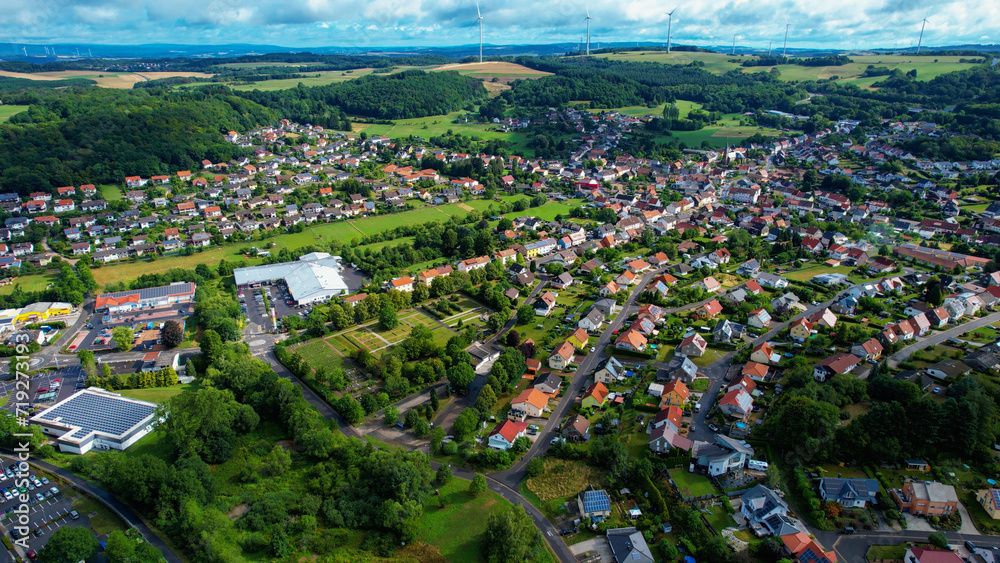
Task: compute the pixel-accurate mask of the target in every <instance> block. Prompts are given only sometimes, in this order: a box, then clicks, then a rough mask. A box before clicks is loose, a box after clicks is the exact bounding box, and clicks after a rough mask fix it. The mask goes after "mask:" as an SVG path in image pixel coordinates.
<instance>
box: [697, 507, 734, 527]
mask: <svg viewBox="0 0 1000 563" xmlns="http://www.w3.org/2000/svg"><path fill="white" fill-rule="evenodd" d="M709 510H711V511H712V512H710V513H709V512H703V513H702V515H703V516H704V517H705V520H708V523H709V524H710V525H711V526H712V528H713V529H714V530H715V531H716V532H719V533H721V532H722V530H724V529H726V528H730V527H734V526H736V521H734V520H733V517H732V516H730V515H729V514H727V513H726V510H725V509H724V508H722V507H721V506H713V507H711V508H709Z"/></svg>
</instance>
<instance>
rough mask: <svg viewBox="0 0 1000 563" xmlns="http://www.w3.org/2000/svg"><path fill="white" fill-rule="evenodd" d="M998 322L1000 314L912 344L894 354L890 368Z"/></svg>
mask: <svg viewBox="0 0 1000 563" xmlns="http://www.w3.org/2000/svg"><path fill="white" fill-rule="evenodd" d="M997 322H1000V313H993V314H992V315H988V316H985V317H982V318H979V319H976V320H974V321H970V322H967V323H965V324H963V325H958V326H953V327H951V328H949V329H948V330H945V331H942V332H937V333H934V334H933V335H932V336H930V337H928V338H925V339H923V340H921V341H920V342H917V343H916V344H911V345H909V346H907V347H906V348H903V349H902V350H900V351H899V352H896V353H895V354H893V355H892V357H890V358H889V361H888V364H889V367H891V368H894V367H896V366H897V365H898V364H899V362H901V361H903V360H905V359H907V358H909V357H910V354H913V353H914V352H917V351H919V350H923V349H924V348H927V347H928V346H934V345H937V344H941V343H942V342H944V341H946V340H948V339H949V338H958V337H959V336H961V335H962V334H964V333H966V332H969V331H970V330H976V329H977V328H982V327H984V326H987V325H991V324H994V323H997Z"/></svg>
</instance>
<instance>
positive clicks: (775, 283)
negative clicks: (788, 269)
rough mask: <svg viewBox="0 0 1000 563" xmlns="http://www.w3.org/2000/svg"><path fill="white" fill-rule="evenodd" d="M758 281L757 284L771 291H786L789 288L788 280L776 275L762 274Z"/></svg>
mask: <svg viewBox="0 0 1000 563" xmlns="http://www.w3.org/2000/svg"><path fill="white" fill-rule="evenodd" d="M756 279H757V283H759V284H760V285H761V286H763V287H769V288H771V289H784V288H786V287H788V280H787V279H785V278H783V277H781V276H779V275H776V274H768V273H765V272H762V273H761V274H759V275H758V276H757V278H756Z"/></svg>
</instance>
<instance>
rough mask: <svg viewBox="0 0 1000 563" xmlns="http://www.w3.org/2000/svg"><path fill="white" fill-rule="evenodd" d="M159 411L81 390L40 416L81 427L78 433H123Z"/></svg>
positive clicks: (149, 406) (152, 407) (153, 406)
mask: <svg viewBox="0 0 1000 563" xmlns="http://www.w3.org/2000/svg"><path fill="white" fill-rule="evenodd" d="M155 410H156V406H155V405H143V404H139V403H135V402H133V401H129V400H124V399H119V398H116V397H106V396H103V395H97V394H94V393H86V392H81V393H78V394H77V395H74V396H73V397H72V398H71V399H70V400H69V401H66V402H64V403H63V404H61V405H58V406H56V407H53V408H52V409H49V410H48V411H46V412H44V413H42V414H41V415H39V418H41V419H42V420H48V421H52V422H55V421H57V420H58V422H59V423H60V424H66V425H70V426H79V427H80V429H81V430H78V431H77V432H75V433H74V434H75V435H78V436H83V435H85V434H87V433H89V432H94V431H96V432H104V433H107V434H112V435H115V436H120V435H122V434H124V433H126V432H128V431H129V430H130V429H131V428H132V427H133V426H135V425H137V424H139V423H140V422H142V421H143V420H145V419H146V418H147V417H148V416H150V415H151V414H153V412H154V411H155Z"/></svg>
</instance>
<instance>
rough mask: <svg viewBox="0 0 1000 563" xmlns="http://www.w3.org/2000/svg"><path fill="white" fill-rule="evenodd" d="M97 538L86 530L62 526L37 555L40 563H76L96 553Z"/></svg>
mask: <svg viewBox="0 0 1000 563" xmlns="http://www.w3.org/2000/svg"><path fill="white" fill-rule="evenodd" d="M97 547H98V546H97V538H95V537H94V533H93V532H91V531H90V530H89V529H88V528H83V527H80V526H62V527H61V528H59V529H58V530H56V531H55V532H53V534H52V537H51V538H49V541H48V542H46V544H45V547H44V548H42V550H41V551H40V552H39V553H38V560H39V561H40V562H41V563H78V562H79V561H83V560H86V559H90V558H91V557H93V555H94V554H95V553H97Z"/></svg>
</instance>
